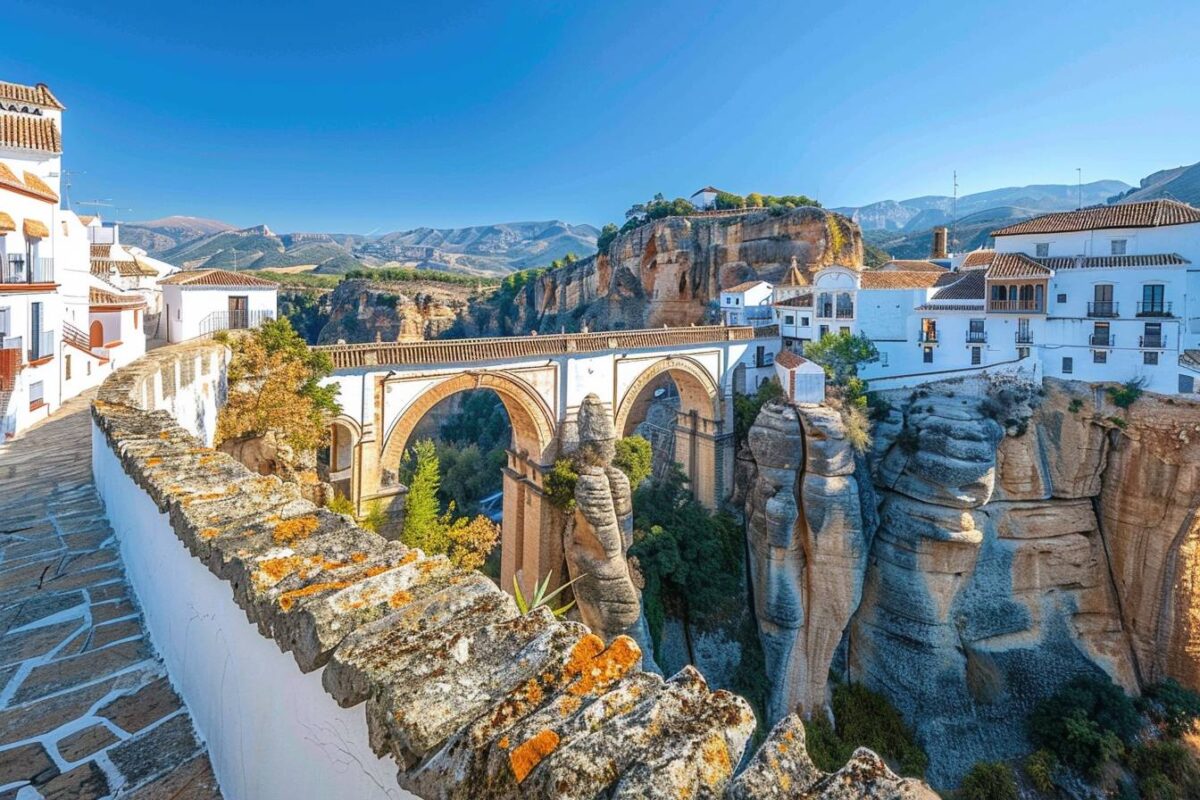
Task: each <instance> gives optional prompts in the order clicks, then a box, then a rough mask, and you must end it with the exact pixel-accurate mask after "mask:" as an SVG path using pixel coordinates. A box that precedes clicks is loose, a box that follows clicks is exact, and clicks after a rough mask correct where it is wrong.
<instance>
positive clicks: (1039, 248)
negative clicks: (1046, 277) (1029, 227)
mask: <svg viewBox="0 0 1200 800" xmlns="http://www.w3.org/2000/svg"><path fill="white" fill-rule="evenodd" d="M1034 248H1035V251H1034V252H1035V253H1036V254H1037V257H1038V258H1045V257H1046V256H1048V255H1050V243H1049V242H1038V243H1037V244H1035V245H1034Z"/></svg>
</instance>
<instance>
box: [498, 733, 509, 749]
mask: <svg viewBox="0 0 1200 800" xmlns="http://www.w3.org/2000/svg"><path fill="white" fill-rule="evenodd" d="M499 744H500V749H501V750H507V749H508V737H507V736H501V737H500V742H499Z"/></svg>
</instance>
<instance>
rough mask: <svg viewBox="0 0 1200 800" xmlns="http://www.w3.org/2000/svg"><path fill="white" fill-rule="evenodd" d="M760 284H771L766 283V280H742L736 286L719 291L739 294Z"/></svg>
mask: <svg viewBox="0 0 1200 800" xmlns="http://www.w3.org/2000/svg"><path fill="white" fill-rule="evenodd" d="M760 284H761V285H763V286H770V285H771V284H769V283H767V282H766V281H742V282H741V283H739V284H738V285H737V286H730V287H729V288H728V289H722V290H721V291H722V292H732V293H734V294H741V293H742V292H748V291H750V290H751V289H753V288H754V287H756V286H758V285H760Z"/></svg>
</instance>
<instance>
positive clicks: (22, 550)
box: [0, 398, 220, 800]
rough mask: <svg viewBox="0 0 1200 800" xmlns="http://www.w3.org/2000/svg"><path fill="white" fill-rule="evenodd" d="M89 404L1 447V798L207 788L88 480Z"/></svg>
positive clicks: (198, 751)
mask: <svg viewBox="0 0 1200 800" xmlns="http://www.w3.org/2000/svg"><path fill="white" fill-rule="evenodd" d="M88 403H89V399H88V398H76V399H74V400H72V401H70V402H68V403H66V404H64V406H63V408H62V409H61V410H60V411H59V412H58V414H57V415H56V416H55V417H54V418H53V419H51V420H50V421H48V422H46V423H43V424H41V425H40V426H38V427H36V428H34V429H31V430H30V431H29V432H28V433H26V434H25V435H24V436H23V437H22V438H20V439H18V440H17V441H15V442H11V443H8V444H5V445H4V446H3V447H0V799H2V800H9V799H10V798H20V800H36V798H39V797H44V798H62V799H63V800H66V799H67V798H71V800H94V799H95V798H102V797H112V796H115V795H118V794H119V795H120V796H121V797H123V798H135V799H136V800H149V799H151V798H166V797H170V798H175V800H215V799H216V798H219V797H220V793H219V792H218V790H217V788H216V781H215V779H214V778H213V774H212V768H211V767H210V765H209V761H208V756H207V755H206V753H205V749H204V746H203V744H202V743H200V742H199V741H198V740H197V737H196V734H195V732H194V731H193V729H192V722H191V719H190V718H189V716H188V713H187V709H186V708H184V707H183V704H182V703H181V702H180V700H179V697H178V696H176V694H175V692H174V691H173V690H172V688H171V684H170V683H169V681H168V679H167V677H166V674H165V671H164V668H163V665H162V664H161V662H160V661H159V660H158V659H157V657H156V655H155V652H154V648H153V646H152V645H151V644H150V641H149V639H148V638H147V637H146V631H145V629H144V627H143V625H142V620H141V616H140V613H139V610H138V607H137V604H136V600H135V598H134V597H133V596H132V593H131V591H130V588H129V585H128V583H126V580H125V576H124V572H123V569H122V565H121V561H120V557H119V555H118V552H117V546H116V543H115V542H114V540H113V534H112V530H111V529H110V528H109V525H108V522H107V520H106V519H105V517H104V508H103V507H102V506H101V504H100V500H99V498H98V497H97V496H96V493H95V490H94V488H93V486H92V475H91V461H90V459H89V457H88V439H89V428H88V414H87V405H88Z"/></svg>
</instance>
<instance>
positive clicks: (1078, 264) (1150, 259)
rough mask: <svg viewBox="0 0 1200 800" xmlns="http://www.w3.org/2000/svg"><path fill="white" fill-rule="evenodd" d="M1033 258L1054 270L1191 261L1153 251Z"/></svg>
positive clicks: (1166, 264)
mask: <svg viewBox="0 0 1200 800" xmlns="http://www.w3.org/2000/svg"><path fill="white" fill-rule="evenodd" d="M1034 260H1035V261H1037V262H1038V263H1039V264H1045V265H1046V266H1047V267H1049V268H1050V269H1052V270H1055V271H1057V270H1060V269H1116V268H1121V267H1180V266H1184V265H1186V264H1190V263H1192V262H1190V261H1188V260H1187V259H1186V258H1184V257H1183V256H1181V255H1179V254H1178V253H1154V254H1149V255H1144V256H1055V257H1054V258H1037V259H1034Z"/></svg>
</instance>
